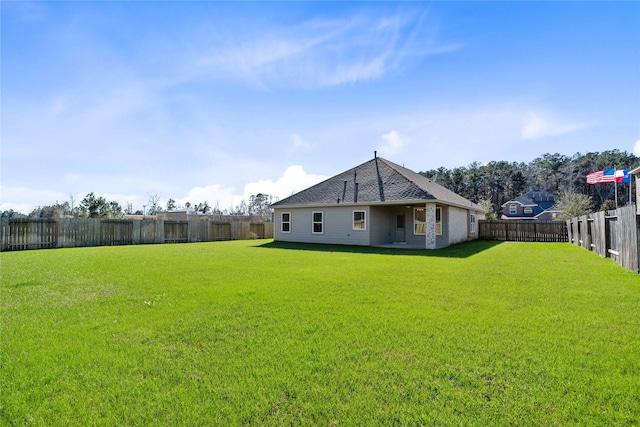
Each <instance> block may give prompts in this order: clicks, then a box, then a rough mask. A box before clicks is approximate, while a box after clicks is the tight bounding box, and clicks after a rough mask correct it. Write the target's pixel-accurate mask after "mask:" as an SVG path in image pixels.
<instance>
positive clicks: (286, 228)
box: [280, 212, 291, 233]
mask: <svg viewBox="0 0 640 427" xmlns="http://www.w3.org/2000/svg"><path fill="white" fill-rule="evenodd" d="M280 231H282V232H283V233H291V212H282V216H281V221H280Z"/></svg>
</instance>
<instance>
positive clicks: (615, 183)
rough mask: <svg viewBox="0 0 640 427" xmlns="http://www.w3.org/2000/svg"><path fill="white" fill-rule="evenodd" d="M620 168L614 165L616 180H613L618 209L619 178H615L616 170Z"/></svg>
mask: <svg viewBox="0 0 640 427" xmlns="http://www.w3.org/2000/svg"><path fill="white" fill-rule="evenodd" d="M617 170H618V169H616V167H615V166H614V167H613V176H614V180H613V188H614V190H613V191H614V193H615V195H616V197H615V199H616V209H618V180H616V179H615V176H616V171H617Z"/></svg>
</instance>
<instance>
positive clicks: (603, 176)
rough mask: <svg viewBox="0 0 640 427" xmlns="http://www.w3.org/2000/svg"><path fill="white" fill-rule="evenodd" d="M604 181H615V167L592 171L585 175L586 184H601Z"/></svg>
mask: <svg viewBox="0 0 640 427" xmlns="http://www.w3.org/2000/svg"><path fill="white" fill-rule="evenodd" d="M606 182H616V170H615V168H611V169H605V170H601V171H597V172H592V173H590V174H588V175H587V184H603V183H606Z"/></svg>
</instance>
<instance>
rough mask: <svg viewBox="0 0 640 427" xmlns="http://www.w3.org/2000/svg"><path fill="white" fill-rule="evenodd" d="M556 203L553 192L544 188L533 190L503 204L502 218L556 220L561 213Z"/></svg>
mask: <svg viewBox="0 0 640 427" xmlns="http://www.w3.org/2000/svg"><path fill="white" fill-rule="evenodd" d="M555 204H556V198H555V196H554V195H553V194H551V193H548V192H546V191H542V190H531V191H529V192H528V193H526V194H523V195H522V196H520V197H517V198H515V199H513V200H509V201H508V202H507V203H505V204H503V205H502V206H501V207H502V216H501V217H500V218H501V219H528V220H532V221H555V219H556V216H557V215H558V214H559V213H560V211H559V210H558V209H556V207H555Z"/></svg>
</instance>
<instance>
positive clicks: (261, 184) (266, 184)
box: [244, 165, 328, 200]
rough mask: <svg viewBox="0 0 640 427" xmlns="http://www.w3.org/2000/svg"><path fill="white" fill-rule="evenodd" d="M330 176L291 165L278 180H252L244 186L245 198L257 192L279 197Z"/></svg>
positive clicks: (287, 195)
mask: <svg viewBox="0 0 640 427" xmlns="http://www.w3.org/2000/svg"><path fill="white" fill-rule="evenodd" d="M327 178H328V176H324V175H314V174H308V173H306V172H305V171H304V169H303V168H302V166H297V165H296V166H289V167H288V168H287V169H286V170H285V171H284V173H283V174H282V176H281V177H279V178H278V179H277V180H275V181H273V180H261V181H257V182H250V183H247V184H246V185H245V186H244V199H245V200H249V197H251V196H252V195H255V194H259V193H262V194H270V195H272V196H274V197H277V198H278V200H279V199H284V198H285V197H289V196H290V195H292V194H293V193H297V192H298V191H301V190H304V189H306V188H308V187H311V186H312V185H315V184H318V183H319V182H322V181H324V180H325V179H327Z"/></svg>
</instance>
